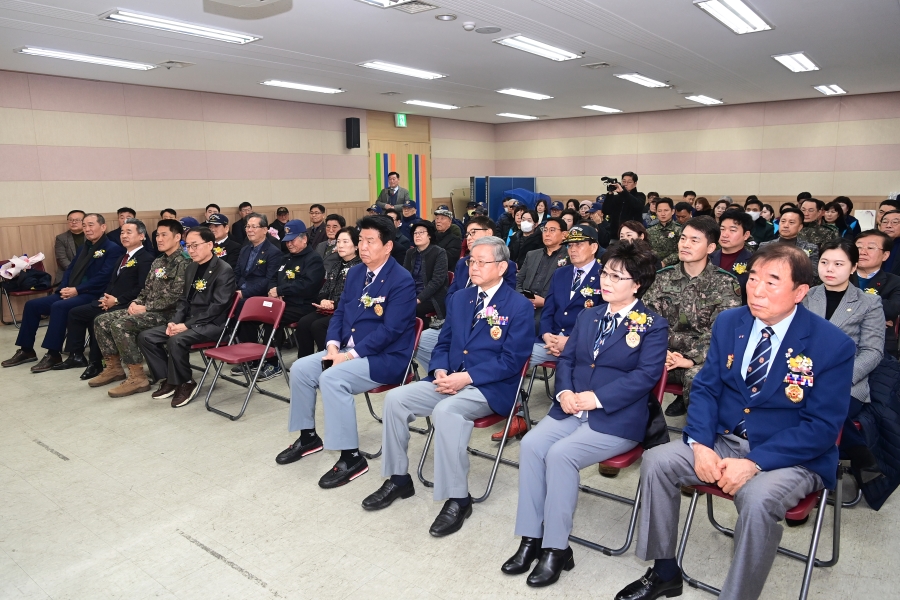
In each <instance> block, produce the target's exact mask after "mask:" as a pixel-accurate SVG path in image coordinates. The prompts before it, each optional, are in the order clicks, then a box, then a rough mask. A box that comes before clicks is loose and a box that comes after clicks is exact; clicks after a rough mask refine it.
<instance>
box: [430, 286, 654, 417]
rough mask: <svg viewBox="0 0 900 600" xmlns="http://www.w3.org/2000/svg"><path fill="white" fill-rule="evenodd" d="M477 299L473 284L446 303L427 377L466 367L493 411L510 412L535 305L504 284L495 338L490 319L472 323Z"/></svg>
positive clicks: (494, 302) (530, 340)
mask: <svg viewBox="0 0 900 600" xmlns="http://www.w3.org/2000/svg"><path fill="white" fill-rule="evenodd" d="M477 298H478V288H477V287H474V286H473V287H470V288H466V289H464V290H462V291H460V292H459V293H458V294H453V296H452V297H451V298H450V300H449V301H448V302H447V321H446V322H445V323H444V326H443V327H441V334H440V336H439V337H438V342H437V344H436V345H435V347H434V351H433V353H432V355H431V362H429V363H428V368H429V369H431V372H430V373H429V377H428V380H429V381H431V380H433V374H434V372H435V371H436V370H438V369H443V370H444V371H446V372H447V373H456V372H458V371H461V370H465V371H466V372H467V373H468V374H469V376H470V377H471V378H472V385H474V386H475V387H476V388H478V391H480V392H481V393H482V394H483V395H484V397H485V398H486V399H487V401H488V404H489V405H490V407H491V410H493V411H494V412H495V413H497V414H500V415H505V414H508V413H509V411H510V410H511V409H512V406H513V403H515V402H516V401H517V400H518V390H519V376H520V375H521V372H522V367H523V366H524V365H525V363H526V362H527V361H528V359H529V358H530V357H531V351H532V349H533V346H534V308H532V306H531V302H529V301H528V300H526V299H525V298H524V297H523V296H522V295H520V294H517V293H516V292H515V290H513V289H512V288H511V287H509V286H508V285H500V288H499V289H498V290H497V292H496V293H495V294H494V297H493V298H491V304H490V305H491V306H493V307H494V309H495V310H496V311H497V314H498V316H500V317H506V318H508V319H509V321H508V322H507V323H506V324H502V325H497V327H499V328H500V337H499V338H497V339H494V336H493V335H491V329H492V326H491V325H489V324H488V322H487V320H485V319H479V320H478V323H477V324H476V325H475V327H472V320H473V319H474V318H475V302H476V299H477ZM645 424H646V423H645Z"/></svg>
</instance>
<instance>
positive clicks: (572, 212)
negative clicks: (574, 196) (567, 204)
mask: <svg viewBox="0 0 900 600" xmlns="http://www.w3.org/2000/svg"><path fill="white" fill-rule="evenodd" d="M566 215H569V216H570V217H572V222H573V223H577V222H578V221H580V220H581V214H580V213H579V212H578V211H577V210H572V209H571V208H567V209H566V210H564V211H562V212H561V213H559V218H560V219H562V218H563V217H564V216H566Z"/></svg>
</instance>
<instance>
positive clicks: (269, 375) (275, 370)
mask: <svg viewBox="0 0 900 600" xmlns="http://www.w3.org/2000/svg"><path fill="white" fill-rule="evenodd" d="M280 376H281V366H280V365H272V364H269V363H266V364H265V365H264V366H263V368H262V371H260V372H259V379H257V381H268V380H270V379H275V378H276V377H280Z"/></svg>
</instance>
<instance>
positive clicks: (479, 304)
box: [472, 291, 487, 329]
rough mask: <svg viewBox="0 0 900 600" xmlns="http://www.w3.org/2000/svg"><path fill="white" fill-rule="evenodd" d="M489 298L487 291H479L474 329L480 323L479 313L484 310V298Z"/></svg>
mask: <svg viewBox="0 0 900 600" xmlns="http://www.w3.org/2000/svg"><path fill="white" fill-rule="evenodd" d="M485 298H487V292H485V291H481V292H478V302H476V303H475V316H474V317H472V329H475V326H476V325H478V315H479V314H480V313H481V311H482V310H484V299H485Z"/></svg>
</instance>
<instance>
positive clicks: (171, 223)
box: [156, 219, 184, 236]
mask: <svg viewBox="0 0 900 600" xmlns="http://www.w3.org/2000/svg"><path fill="white" fill-rule="evenodd" d="M160 227H165V228H166V229H168V230H169V232H170V233H171V234H172V235H175V234H176V233H177V234H178V235H180V236H183V235H184V225H182V224H181V221H178V220H176V219H163V220H161V221H160V222H158V223H157V224H156V230H157V231H159V228H160Z"/></svg>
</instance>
